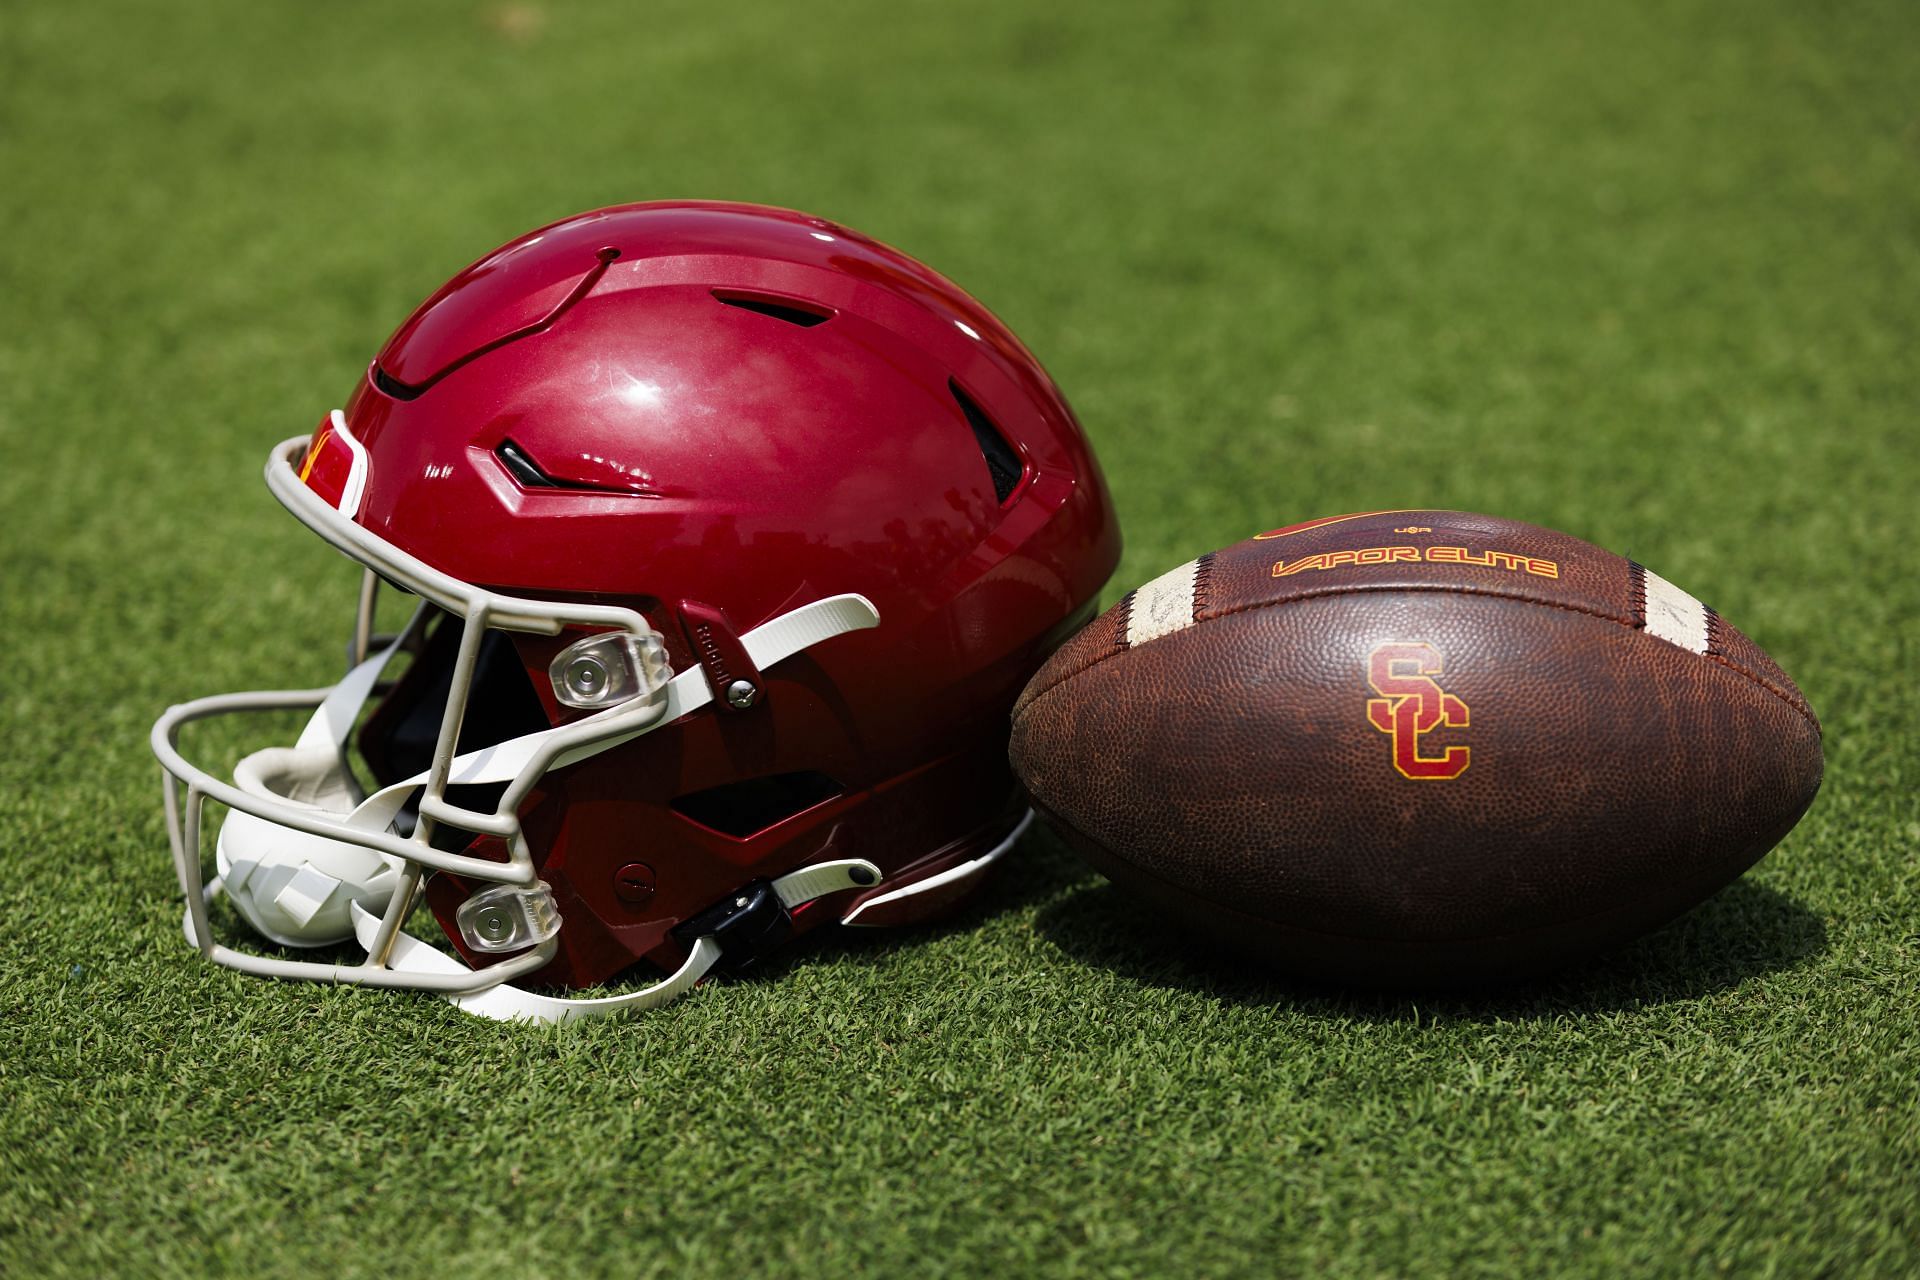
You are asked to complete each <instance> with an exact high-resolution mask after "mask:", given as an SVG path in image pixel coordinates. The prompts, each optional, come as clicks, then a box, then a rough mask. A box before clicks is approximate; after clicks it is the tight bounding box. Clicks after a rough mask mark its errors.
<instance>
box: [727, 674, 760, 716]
mask: <svg viewBox="0 0 1920 1280" xmlns="http://www.w3.org/2000/svg"><path fill="white" fill-rule="evenodd" d="M759 698H760V691H759V690H758V689H756V688H754V687H753V682H752V681H751V680H735V681H734V682H733V683H732V684H730V685H728V686H727V705H728V706H731V707H738V708H739V709H740V710H742V711H745V710H746V709H747V708H748V707H750V706H752V705H753V704H754V703H755V702H757V701H759Z"/></svg>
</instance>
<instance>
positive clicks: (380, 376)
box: [373, 364, 426, 400]
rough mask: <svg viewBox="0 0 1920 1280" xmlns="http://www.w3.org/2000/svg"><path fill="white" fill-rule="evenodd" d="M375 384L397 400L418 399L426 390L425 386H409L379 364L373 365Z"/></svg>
mask: <svg viewBox="0 0 1920 1280" xmlns="http://www.w3.org/2000/svg"><path fill="white" fill-rule="evenodd" d="M373 385H374V386H375V387H377V388H379V389H380V391H381V392H382V393H384V394H386V395H390V396H392V397H393V398H394V399H395V400H418V399H419V398H420V396H421V394H422V393H424V392H425V391H426V388H425V387H411V386H408V385H407V384H406V383H404V382H402V381H400V379H398V378H396V377H394V376H393V375H392V374H390V373H388V372H387V371H386V370H385V369H382V368H381V367H380V366H379V365H377V364H376V365H375V366H373Z"/></svg>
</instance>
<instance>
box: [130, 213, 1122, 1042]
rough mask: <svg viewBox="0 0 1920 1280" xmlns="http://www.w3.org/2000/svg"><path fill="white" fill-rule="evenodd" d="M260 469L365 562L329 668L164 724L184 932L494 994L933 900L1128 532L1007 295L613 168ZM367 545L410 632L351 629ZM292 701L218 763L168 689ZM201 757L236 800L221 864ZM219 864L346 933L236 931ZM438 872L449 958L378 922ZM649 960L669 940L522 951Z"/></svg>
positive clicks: (429, 314) (500, 996)
mask: <svg viewBox="0 0 1920 1280" xmlns="http://www.w3.org/2000/svg"><path fill="white" fill-rule="evenodd" d="M267 482H268V485H269V487H270V488H271V489H272V491H273V492H274V494H275V496H276V497H278V498H279V499H280V501H281V502H282V503H284V504H285V505H286V506H287V507H288V509H289V510H291V511H292V512H293V514H294V515H296V516H297V517H299V518H300V519H301V520H302V521H303V522H304V523H306V524H307V525H308V526H309V527H310V528H312V529H313V530H314V531H315V532H317V533H318V534H320V536H321V537H323V538H324V539H326V540H327V541H328V542H329V543H331V544H332V545H333V546H334V547H336V548H338V549H339V550H341V551H342V552H344V553H346V554H347V555H348V556H349V557H351V558H353V559H355V560H357V561H359V562H360V563H361V564H362V565H364V566H365V569H366V574H365V580H364V585H363V587H362V590H361V597H360V609H359V617H358V621H357V625H356V628H355V636H354V644H353V667H352V670H351V671H350V672H349V673H348V675H347V676H346V677H345V678H344V679H343V680H342V681H341V683H340V684H339V685H337V686H334V687H333V688H331V689H322V690H312V691H306V692H300V693H250V694H232V695H226V696H224V697H216V698H205V699H201V700H199V701H197V702H193V703H188V704H185V705H183V706H180V707H175V708H173V709H171V710H170V711H169V712H168V713H167V714H166V715H165V716H163V717H162V718H161V720H160V721H159V723H157V724H156V725H155V726H154V732H153V744H154V750H155V752H156V754H158V756H159V757H160V760H161V762H162V764H163V766H164V768H165V770H166V772H167V774H168V775H170V776H169V778H168V780H167V785H166V787H165V791H166V800H167V810H168V816H169V828H170V831H171V834H172V838H173V843H174V858H175V864H176V869H177V870H178V872H179V875H180V880H181V884H182V887H183V889H184V890H185V891H186V893H187V898H188V915H187V932H188V935H189V937H190V939H192V940H193V942H194V944H195V945H196V946H198V947H199V948H200V950H201V951H202V952H203V953H205V954H206V955H208V956H210V957H211V958H213V959H216V960H218V961H220V962H222V963H226V964H230V965H233V966H234V967H237V968H242V969H246V970H248V971H251V972H257V973H265V974H270V975H274V976H281V977H294V978H310V979H319V980H326V981H339V982H355V983H363V984H369V985H378V986H405V987H418V988H423V989H427V990H434V991H439V992H442V993H443V994H446V995H448V996H449V997H450V998H453V999H454V1000H455V1001H456V1002H457V1003H459V1004H461V1005H462V1006H463V1007H466V1008H468V1009H470V1010H472V1011H474V1012H479V1013H486V1014H491V1015H493V1016H497V1017H517V1018H533V1019H542V1020H550V1019H563V1018H568V1017H577V1016H580V1015H582V1014H585V1013H601V1012H613V1011H617V1010H623V1009H631V1008H636V1007H645V1006H647V1005H651V1004H658V1003H660V1002H662V1001H664V1000H666V999H670V998H672V997H673V996H675V995H677V994H679V993H680V992H682V991H684V990H686V989H687V988H688V987H690V986H692V985H693V983H695V982H697V981H698V980H699V979H700V977H701V976H703V975H704V974H705V973H706V972H707V971H708V970H709V969H710V968H712V967H713V966H714V965H716V964H728V965H737V964H741V963H746V962H749V961H751V960H752V959H753V958H754V957H755V956H757V955H759V954H761V953H762V952H763V951H764V950H765V949H766V948H767V947H768V946H770V945H772V944H774V943H776V942H778V941H779V940H781V939H782V938H784V937H787V936H790V935H791V934H793V933H797V932H800V931H804V930H806V929H809V928H811V927H813V926H814V925H816V924H819V923H821V922H822V921H826V920H837V921H840V922H842V923H847V924H857V925H892V924H903V923H908V922H911V921H916V920H920V919H922V918H925V917H927V916H929V915H931V914H933V913H935V912H937V911H940V910H942V909H944V908H947V907H950V906H951V905H953V903H954V902H955V901H956V900H957V899H958V898H959V897H961V896H962V895H963V894H965V893H966V892H967V891H968V890H970V889H971V888H972V887H974V885H975V884H976V883H977V882H978V881H979V879H980V876H981V874H982V873H983V872H984V871H985V870H986V869H987V867H988V866H989V865H990V864H991V863H992V862H993V861H994V859H996V858H997V857H999V856H1000V855H1001V854H1002V853H1004V852H1005V851H1006V849H1007V848H1008V847H1009V846H1010V845H1011V844H1012V842H1013V840H1014V839H1015V838H1016V837H1017V835H1018V833H1019V831H1020V830H1021V829H1022V828H1023V826H1024V824H1025V822H1026V820H1027V817H1026V815H1027V810H1026V806H1025V802H1024V799H1023V798H1022V796H1021V795H1020V793H1019V790H1018V787H1017V784H1016V783H1015V782H1014V780H1013V778H1012V775H1011V774H1010V773H1009V771H1008V767H1007V760H1006V745H1007V735H1008V713H1009V710H1010V708H1011V707H1012V705H1013V701H1014V698H1015V695H1016V694H1017V693H1018V692H1019V690H1020V689H1021V687H1022V685H1023V684H1024V683H1025V681H1026V679H1027V677H1028V676H1029V675H1031V674H1032V672H1033V671H1034V670H1035V669H1036V667H1037V666H1038V665H1039V664H1040V662H1041V660H1042V659H1043V658H1044V657H1045V656H1046V655H1047V654H1048V653H1049V652H1050V651H1051V650H1052V649H1053V648H1054V647H1055V646H1056V645H1057V644H1058V643H1059V642H1060V641H1061V640H1062V639H1063V638H1064V637H1065V636H1066V635H1067V634H1069V633H1070V632H1072V631H1073V630H1074V629H1075V628H1076V627H1078V626H1079V625H1081V624H1082V623H1083V622H1084V621H1085V620H1086V619H1087V618H1088V616H1090V613H1091V611H1092V608H1093V605H1094V602H1095V595H1096V593H1097V592H1098V591H1099V589H1100V587H1101V584H1102V583H1104V582H1105V581H1106V578H1107V576H1108V574H1109V573H1110V572H1111V571H1112V569H1113V566H1114V563H1115V561H1116V560H1117V558H1118V555H1119V546H1120V534H1119V529H1118V526H1117V524H1116V523H1115V520H1114V516H1113V511H1112V507H1111V502H1110V499H1109V497H1108V494H1107V490H1106V486H1105V483H1104V481H1103V480H1102V478H1101V475H1100V470H1099V467H1098V465H1097V464H1096V463H1095V461H1094V457H1093V453H1092V451H1091V449H1090V448H1089V446H1088V444H1087V440H1086V438H1085V437H1084V436H1083V435H1082V434H1081V430H1080V427H1079V424H1078V423H1077V422H1075V420H1074V417H1073V413H1072V411H1071V410H1070V409H1069V408H1068V407H1067V403H1066V401H1065V400H1064V399H1063V398H1062V396H1061V395H1060V392H1059V390H1058V389H1057V388H1056V387H1055V386H1054V385H1053V382H1052V381H1051V380H1050V379H1049V378H1048V377H1047V375H1046V373H1045V372H1044V371H1043V370H1042V369H1041V367H1040V365H1039V363H1038V362H1037V361H1036V360H1035V359H1034V358H1033V356H1032V355H1031V354H1030V353H1029V352H1028V351H1027V349H1026V348H1025V347H1024V346H1022V345H1021V344H1020V342H1019V340H1018V339H1016V338H1015V337H1014V336H1013V334H1012V333H1011V332H1009V331H1008V330H1007V329H1006V328H1005V326H1003V325H1002V324H1001V323H1000V322H999V321H998V320H996V319H995V318H994V317H993V316H992V315H990V314H989V313H988V312H987V311H986V309H985V308H984V307H982V306H981V305H980V304H979V303H977V302H975V301H974V300H973V299H972V298H970V297H968V296H967V295H966V294H965V293H963V292H961V291H960V290H959V289H958V288H956V287H955V286H954V285H953V284H952V283H951V282H949V281H947V280H946V279H944V278H943V277H941V276H939V275H937V274H936V273H934V272H933V271H931V270H929V269H928V268H927V267H925V266H923V265H921V264H920V263H918V262H916V261H914V260H913V259H912V258H909V257H907V256H905V255H904V254H901V253H899V252H897V251H895V250H893V249H890V248H888V247H887V246H885V245H882V244H879V243H877V242H875V241H873V240H869V239H867V238H866V237H864V236H861V235H859V234H858V233H856V232H852V231H849V230H847V229H846V228H844V227H841V226H839V225H837V224H835V223H831V222H826V221H823V220H821V219H819V218H812V217H808V216H806V215H803V214H799V213H792V212H788V211H785V210H780V209H770V208H761V207H756V206H752V205H738V204H719V203H705V202H700V203H671V204H668V203H661V204H640V205H627V206H622V207H619V208H613V209H604V210H600V211H598V212H594V213H587V214H582V215H581V216H579V217H575V218H570V219H568V220H566V221H564V222H558V223H555V224H553V225H552V226H548V227H544V228H541V229H540V230H538V231H535V232H532V233H531V234H529V235H525V236H522V237H520V238H519V239H517V240H515V241H513V242H512V243H510V244H508V245H506V246H504V247H502V248H500V249H498V250H496V251H495V252H493V253H490V254H488V255H487V256H486V257H484V258H482V259H480V261H478V262H476V263H474V264H473V265H472V266H470V267H468V268H467V269H466V270H464V271H462V272H461V273H460V274H459V275H457V276H455V277H454V278H453V279H452V280H451V281H450V282H448V283H447V284H446V285H445V286H444V287H443V288H441V289H440V290H439V292H437V293H435V294H434V295H433V296H432V297H431V298H429V299H427V301H426V302H425V303H424V304H423V305H422V306H421V307H420V309H419V310H418V311H416V312H415V313H414V314H413V316H412V317H411V318H410V319H408V321H407V322H406V323H405V324H404V325H402V326H401V327H400V330H399V332H397V333H396V334H394V336H393V337H392V338H391V339H390V340H389V341H388V342H387V344H386V346H385V347H384V348H382V350H381V351H380V354H379V355H378V357H377V358H376V359H375V360H374V362H373V364H372V365H371V366H370V367H369V368H368V370H367V375H366V377H365V379H363V380H362V382H361V383H360V385H359V386H358V387H357V388H356V389H355V390H354V393H353V395H352V398H351V399H350V400H349V401H348V404H347V408H346V410H345V411H344V412H340V411H335V412H334V413H332V414H330V415H329V416H328V417H327V418H326V419H324V420H323V421H322V422H321V424H320V426H319V428H318V430H317V431H315V432H314V434H313V435H312V436H311V438H307V437H301V438H297V439H294V440H289V441H286V442H284V443H282V444H281V445H280V446H279V447H278V448H277V449H275V450H274V452H273V454H272V456H271V458H270V460H269V462H268V464H267ZM382 581H384V582H386V583H388V584H390V585H392V586H395V587H398V588H400V589H402V590H404V591H407V592H410V593H412V594H413V595H415V596H417V597H418V598H419V604H418V607H417V609H416V610H415V612H414V614H413V618H412V621H410V622H409V623H408V624H407V626H406V627H405V628H404V629H403V630H402V631H401V632H400V634H398V635H397V636H392V637H385V636H375V635H374V634H373V630H374V629H373V617H374V612H375V605H376V603H377V601H378V597H379V595H380V590H379V587H380V583H381V582H382ZM395 659H400V661H395ZM402 665H404V670H402V671H401V672H400V673H399V674H398V675H397V676H395V675H394V674H393V669H394V668H398V667H400V666H402ZM294 706H299V707H312V708H314V709H315V710H314V713H313V716H312V719H311V721H310V722H309V724H308V726H307V728H306V730H305V731H304V732H303V733H302V734H301V736H300V740H299V742H298V743H296V745H294V746H293V747H276V748H268V749H266V750H264V751H259V752H255V753H254V754H253V755H251V756H248V757H247V758H246V759H245V760H243V761H242V762H241V764H240V765H239V766H238V767H237V768H236V770H235V777H234V781H233V783H231V784H229V783H226V782H223V781H220V780H218V779H216V778H213V777H211V776H210V775H208V774H207V773H206V772H204V771H203V770H200V769H198V768H196V767H195V766H193V765H192V764H189V763H188V762H187V761H186V760H185V759H184V758H183V757H182V756H181V754H180V752H179V750H178V747H177V739H178V735H179V728H180V726H181V725H182V724H184V723H185V722H187V721H190V720H193V719H197V718H201V717H204V716H208V715H214V714H219V713H224V712H229V711H239V710H259V709H265V708H285V707H294ZM350 743H353V744H355V745H357V747H358V756H359V768H358V769H356V767H355V764H354V762H353V760H352V758H351V756H352V753H350V752H349V750H348V746H349V744H350ZM363 777H364V778H367V779H370V780H371V783H372V786H371V787H368V786H366V785H364V783H363V781H362V778H363ZM207 798H212V799H214V800H216V801H218V802H220V803H222V804H224V805H226V806H228V808H229V809H230V813H229V814H228V816H227V818H226V820H225V821H224V823H223V824H222V826H221V831H220V835H219V838H218V841H217V847H216V859H217V864H218V871H219V876H218V878H216V879H215V880H213V881H212V882H210V883H206V882H204V879H203V874H202V870H201V854H200V844H201V840H200V825H201V822H200V819H201V811H202V808H203V801H204V800H205V799H207ZM222 890H224V891H225V892H226V894H227V895H228V897H229V898H230V899H231V900H232V902H233V904H234V906H235V908H236V909H237V910H238V912H239V914H240V915H241V916H242V917H243V918H244V919H245V920H246V921H247V923H248V924H250V925H251V926H252V927H253V928H254V929H255V930H256V931H258V932H259V933H261V934H263V935H265V936H266V937H268V938H269V939H272V940H274V941H276V942H278V943H280V944H282V945H283V946H292V947H301V946H320V945H331V944H336V943H340V942H343V941H346V940H347V939H349V938H353V939H355V940H356V941H357V942H358V943H359V945H360V946H361V947H362V948H364V949H365V950H366V951H367V953H368V955H367V959H366V962H365V963H364V964H353V965H349V964H332V963H325V964H321V963H313V962H308V961H300V960H294V959H288V958H279V957H271V956H262V955H255V954H251V953H247V952H241V951H237V950H233V949H230V948H228V947H225V946H221V945H219V944H217V943H216V942H215V941H214V940H213V936H212V931H211V929H210V927H209V918H208V912H207V906H206V904H207V903H208V902H209V901H211V899H212V898H213V897H214V895H215V894H217V893H219V892H220V891H222ZM422 893H424V897H425V900H426V901H427V903H428V904H430V906H431V908H432V910H433V913H434V915H435V916H436V917H437V919H438V920H439V923H440V925H441V927H442V929H443V931H444V932H445V934H446V937H447V938H448V939H449V940H450V941H451V943H452V945H453V947H454V948H455V949H456V950H457V952H458V954H459V957H460V958H459V959H455V958H454V957H453V956H451V955H448V954H447V953H446V952H444V951H441V950H439V949H437V948H434V947H431V946H428V945H427V944H425V943H423V942H420V941H418V940H417V939H414V938H412V937H410V936H408V935H407V934H406V933H405V932H404V929H403V926H404V923H405V921H406V918H407V916H408V914H409V912H410V911H411V910H412V908H413V906H414V905H415V903H416V901H417V900H418V898H419V897H420V896H421V895H422ZM641 960H645V961H649V962H651V963H652V964H654V965H657V966H659V967H660V968H661V969H664V970H666V971H668V973H669V974H670V975H671V976H669V977H667V978H666V979H664V980H663V981H660V982H658V983H656V984H655V985H653V986H651V987H646V988H643V989H640V990H637V991H627V992H624V993H622V994H616V995H612V996H602V997H599V998H598V999H580V998H571V999H569V998H563V997H560V996H555V995H549V994H543V993H539V992H534V991H528V990H524V989H521V988H519V987H514V986H509V985H506V984H507V983H508V982H509V981H510V980H513V979H521V978H525V979H529V980H531V981H532V982H533V983H536V984H544V985H547V986H549V987H551V986H559V987H566V988H579V987H585V986H593V985H596V984H600V983H604V982H607V981H609V980H611V979H614V978H615V977H617V976H618V975H621V974H622V973H623V972H624V971H625V970H627V969H628V968H629V967H630V966H632V965H633V964H634V963H635V962H636V961H641Z"/></svg>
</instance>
